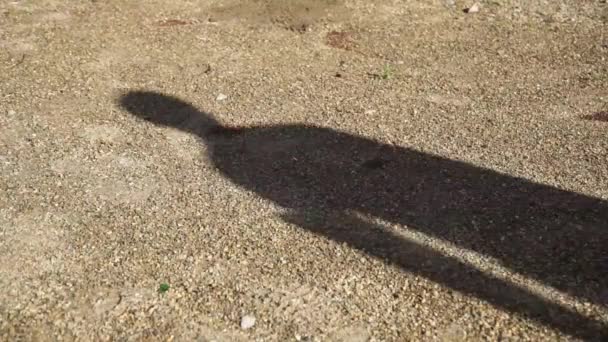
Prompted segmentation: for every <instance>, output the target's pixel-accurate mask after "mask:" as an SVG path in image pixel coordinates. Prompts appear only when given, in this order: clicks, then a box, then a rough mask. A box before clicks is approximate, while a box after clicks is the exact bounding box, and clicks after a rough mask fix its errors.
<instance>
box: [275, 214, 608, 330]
mask: <svg viewBox="0 0 608 342" xmlns="http://www.w3.org/2000/svg"><path fill="white" fill-rule="evenodd" d="M282 218H283V219H284V220H285V221H287V222H289V223H292V224H295V225H298V226H299V227H302V228H305V229H306V230H308V231H311V232H313V233H315V234H318V235H321V236H325V237H326V238H328V239H331V240H333V241H336V242H338V243H346V244H348V245H349V246H350V247H352V248H355V249H358V250H361V251H364V252H365V253H367V254H369V255H372V256H374V257H377V258H380V259H382V260H384V261H385V262H387V263H390V264H393V265H395V266H398V267H400V268H402V269H403V270H405V271H407V272H411V273H415V274H418V275H420V276H423V277H425V278H427V279H429V280H432V281H434V282H436V283H438V284H440V285H444V286H448V287H449V288H451V289H453V290H456V291H459V292H461V293H463V294H466V295H471V296H474V297H477V298H480V299H482V300H485V301H487V302H488V303H490V304H492V305H494V306H495V307H497V308H499V309H502V310H505V311H507V312H510V313H514V314H519V315H522V316H524V317H526V318H530V319H533V320H535V321H537V322H539V323H541V324H544V325H547V326H549V327H552V328H554V329H557V330H559V331H561V332H563V333H565V334H568V335H571V336H573V337H576V338H582V339H584V340H597V341H606V340H607V339H608V327H606V326H605V325H603V324H602V323H600V322H596V321H593V320H591V319H589V318H587V317H585V316H583V315H581V314H579V313H577V312H575V311H573V310H571V309H569V308H565V307H563V306H561V305H559V304H556V303H553V302H551V301H549V300H547V299H545V298H542V297H539V296H538V295H536V294H534V293H531V292H530V291H528V290H526V289H524V288H522V287H520V286H518V285H516V284H511V283H508V282H505V281H504V280H502V279H498V278H496V277H494V276H491V275H488V274H485V273H483V272H482V271H480V270H478V269H477V268H475V267H472V266H470V265H467V264H465V263H463V262H462V261H460V260H457V259H455V258H453V257H450V256H446V255H444V254H441V253H439V252H437V251H435V250H433V249H431V248H429V247H426V246H422V245H420V244H418V243H416V242H414V241H411V240H407V239H405V238H403V237H401V236H399V235H397V234H395V233H393V232H391V231H390V230H388V229H386V228H385V227H383V226H381V225H377V224H374V223H371V222H367V221H365V220H363V219H360V218H358V217H357V216H355V215H351V214H347V213H344V214H341V216H340V217H339V218H338V220H339V221H340V222H339V224H337V225H336V226H333V227H332V226H331V224H328V223H327V222H330V221H332V220H333V221H334V222H335V221H336V218H335V216H334V215H332V217H330V215H327V214H324V213H320V212H318V211H316V212H315V211H311V212H307V213H301V212H291V213H288V214H285V215H283V216H282Z"/></svg>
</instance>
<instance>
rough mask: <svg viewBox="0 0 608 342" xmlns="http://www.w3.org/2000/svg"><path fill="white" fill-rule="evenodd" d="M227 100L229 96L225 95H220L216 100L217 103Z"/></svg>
mask: <svg viewBox="0 0 608 342" xmlns="http://www.w3.org/2000/svg"><path fill="white" fill-rule="evenodd" d="M227 98H228V96H227V95H224V94H219V95H218V96H217V97H216V98H215V100H216V101H224V100H225V99H227Z"/></svg>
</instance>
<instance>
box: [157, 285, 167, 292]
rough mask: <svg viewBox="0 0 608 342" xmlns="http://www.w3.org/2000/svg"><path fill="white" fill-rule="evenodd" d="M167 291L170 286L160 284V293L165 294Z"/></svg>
mask: <svg viewBox="0 0 608 342" xmlns="http://www.w3.org/2000/svg"><path fill="white" fill-rule="evenodd" d="M167 291H169V284H166V283H162V284H160V286H159V287H158V292H160V293H165V292H167Z"/></svg>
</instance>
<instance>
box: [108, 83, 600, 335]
mask: <svg viewBox="0 0 608 342" xmlns="http://www.w3.org/2000/svg"><path fill="white" fill-rule="evenodd" d="M119 102H120V106H121V107H123V108H124V109H126V110H128V111H129V112H130V113H132V114H133V115H135V116H137V117H140V118H142V119H145V120H147V121H149V122H152V123H154V124H156V125H161V126H169V127H173V128H178V129H181V130H183V131H186V132H189V133H191V134H194V135H196V136H197V137H199V138H200V139H201V140H202V141H203V142H204V143H205V144H207V146H208V153H209V156H210V159H211V160H212V161H213V163H214V165H215V167H217V169H218V170H219V171H220V172H221V173H222V174H223V175H225V176H226V177H228V178H229V179H230V180H231V181H232V182H234V183H236V184H238V185H239V186H242V187H243V188H245V189H248V190H250V191H253V192H255V193H256V194H258V195H259V196H262V197H264V198H266V199H268V200H271V201H273V202H275V203H276V204H278V205H280V206H282V207H284V208H287V209H290V212H291V214H287V215H286V216H285V217H284V218H285V219H286V220H288V221H290V222H292V223H295V224H297V225H299V226H300V227H302V228H305V229H307V230H309V231H312V232H314V233H317V234H320V235H323V236H326V237H328V238H330V239H332V240H334V241H339V242H345V243H347V244H349V245H350V246H352V247H353V248H357V249H360V250H363V251H365V252H366V253H369V254H371V255H373V256H376V257H380V258H383V259H384V260H387V262H389V263H392V264H395V265H397V266H399V267H402V268H403V269H406V270H407V271H409V272H414V273H418V274H420V275H423V276H425V277H427V278H429V279H431V280H433V281H436V282H438V283H441V284H443V285H446V286H449V287H451V288H453V289H455V290H459V291H461V292H463V293H466V294H469V295H474V296H476V297H478V298H481V299H484V300H486V301H488V302H490V303H492V304H494V305H496V306H498V307H501V308H503V309H505V310H508V311H511V312H514V313H519V314H524V315H526V316H528V317H531V318H534V319H536V320H538V321H540V322H542V323H544V324H547V325H549V326H553V327H554V328H557V329H559V330H561V331H562V332H564V333H567V334H570V335H572V336H577V337H582V338H585V339H592V338H600V337H606V335H605V334H606V327H605V326H604V325H603V324H601V323H599V322H596V321H593V320H591V319H588V318H586V317H584V316H583V315H580V314H578V313H576V312H574V311H571V310H569V309H566V308H564V307H562V306H560V305H557V304H555V303H551V302H549V301H547V300H545V299H543V298H541V297H539V296H536V295H534V294H532V293H531V292H529V291H527V290H525V289H523V288H521V287H518V286H516V285H513V284H508V283H506V282H504V281H502V280H500V279H498V278H494V277H492V276H489V275H485V274H484V273H483V272H481V271H479V270H476V269H475V268H473V267H471V266H468V265H466V264H464V263H462V262H460V261H458V260H456V259H454V258H451V257H447V256H445V255H442V254H440V253H438V252H436V251H433V250H430V249H429V248H427V247H423V246H421V245H418V244H416V243H413V242H411V241H408V240H406V239H404V238H403V237H400V236H398V235H396V234H394V233H392V232H391V231H390V230H387V229H385V228H382V227H380V226H377V225H375V224H373V223H370V222H368V221H366V220H362V219H358V218H356V217H355V216H353V215H350V214H349V213H350V212H357V213H360V214H363V215H368V216H371V217H375V218H380V219H382V220H385V221H388V222H392V223H395V224H399V225H404V226H407V227H408V228H410V229H414V230H417V231H420V232H423V233H425V234H427V235H431V236H434V237H437V238H440V239H443V240H445V241H448V242H450V243H453V244H455V245H457V246H459V247H461V248H465V249H468V250H471V251H474V252H477V253H481V254H484V255H486V256H489V257H492V258H494V259H496V260H498V261H499V262H501V263H502V264H503V265H504V266H505V267H508V268H510V269H511V270H513V271H516V272H519V273H521V274H523V275H525V276H527V277H531V278H534V279H536V280H537V281H540V282H542V283H543V284H545V285H548V286H551V287H554V288H556V289H558V290H560V291H563V292H566V293H568V294H570V295H572V296H575V297H578V298H579V299H583V300H585V301H589V302H593V303H595V304H600V305H605V304H606V303H605V302H604V300H603V299H602V298H601V295H600V293H601V291H602V290H604V289H606V288H607V285H608V252H607V250H606V247H607V246H608V244H607V242H608V203H607V202H606V201H603V200H601V199H598V198H592V197H589V196H585V195H582V194H577V193H574V192H570V191H564V190H560V189H556V188H554V187H550V186H547V185H542V184H538V183H534V182H531V181H528V180H525V179H521V178H516V177H512V176H509V175H506V174H501V173H498V172H495V171H492V170H489V169H484V168H481V167H477V166H473V165H471V164H467V163H464V162H460V161H455V160H450V159H446V158H442V157H439V156H434V155H430V154H427V153H423V152H419V151H416V150H413V149H409V148H403V147H399V146H393V145H387V144H383V143H380V142H377V141H374V140H371V139H367V138H364V137H359V136H354V135H351V134H348V133H344V132H338V131H335V130H332V129H329V128H323V127H314V126H307V125H277V126H261V127H229V126H224V125H222V124H220V123H219V122H217V121H216V120H215V119H214V118H213V116H212V115H210V114H208V113H204V112H201V111H198V110H197V109H196V108H194V107H193V106H192V105H190V104H188V103H186V102H183V101H181V100H179V99H177V98H174V97H171V96H167V95H163V94H159V93H154V92H145V91H132V92H129V93H127V94H125V95H124V96H123V97H121V99H120V101H119ZM336 213H338V215H344V216H348V219H347V221H349V222H350V223H351V225H350V226H349V227H347V229H338V228H335V227H331V226H328V225H327V224H323V223H322V222H319V220H317V222H314V220H311V219H310V215H317V216H319V215H321V217H323V216H326V215H335V214H336ZM321 221H323V220H321ZM422 259H424V260H422ZM421 261H430V263H429V262H421Z"/></svg>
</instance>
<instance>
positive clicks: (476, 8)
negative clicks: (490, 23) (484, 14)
mask: <svg viewBox="0 0 608 342" xmlns="http://www.w3.org/2000/svg"><path fill="white" fill-rule="evenodd" d="M477 12H479V4H478V3H474V4H473V6H471V7H469V9H467V13H477Z"/></svg>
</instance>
